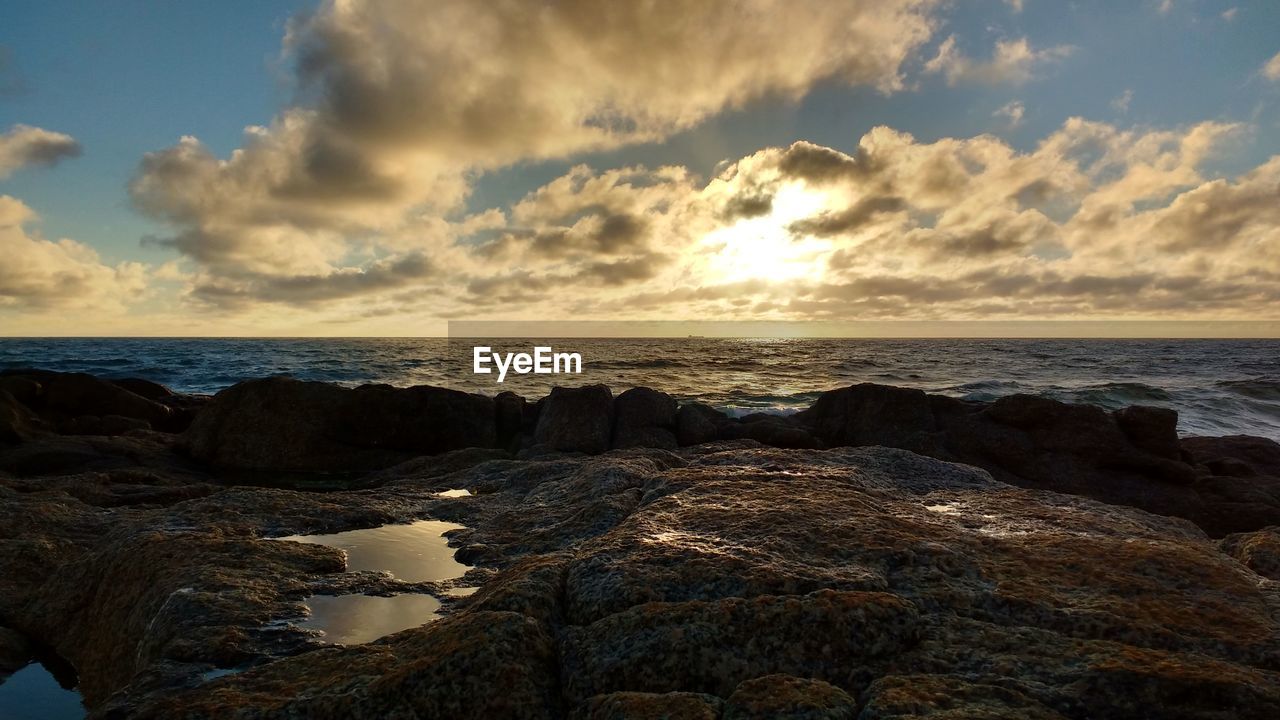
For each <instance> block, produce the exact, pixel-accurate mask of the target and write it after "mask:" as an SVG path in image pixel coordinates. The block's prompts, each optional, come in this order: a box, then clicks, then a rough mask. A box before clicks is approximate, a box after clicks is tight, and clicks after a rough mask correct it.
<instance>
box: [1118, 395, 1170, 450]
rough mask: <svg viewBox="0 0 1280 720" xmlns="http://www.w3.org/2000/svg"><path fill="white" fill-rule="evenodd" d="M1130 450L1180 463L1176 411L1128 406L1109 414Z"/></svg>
mask: <svg viewBox="0 0 1280 720" xmlns="http://www.w3.org/2000/svg"><path fill="white" fill-rule="evenodd" d="M1111 416H1112V417H1114V418H1115V420H1116V424H1117V425H1119V426H1120V430H1121V431H1123V432H1124V434H1125V436H1126V437H1128V438H1129V442H1131V443H1133V445H1134V447H1137V448H1139V449H1141V450H1145V451H1146V452H1149V453H1151V454H1152V455H1155V456H1157V457H1162V458H1166V459H1169V460H1181V459H1182V445H1181V444H1180V443H1179V441H1178V411H1176V410H1170V409H1168V408H1158V407H1147V406H1143V405H1132V406H1130V407H1127V408H1122V409H1120V410H1116V411H1115V412H1113V413H1111Z"/></svg>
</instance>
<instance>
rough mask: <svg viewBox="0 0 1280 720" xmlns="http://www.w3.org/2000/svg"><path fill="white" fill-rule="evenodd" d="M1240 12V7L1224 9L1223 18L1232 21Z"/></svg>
mask: <svg viewBox="0 0 1280 720" xmlns="http://www.w3.org/2000/svg"><path fill="white" fill-rule="evenodd" d="M1239 12H1240V8H1238V7H1230V8H1227V9H1226V10H1223V11H1222V19H1223V20H1225V21H1227V22H1231V21H1232V20H1235V19H1236V15H1237V14H1239Z"/></svg>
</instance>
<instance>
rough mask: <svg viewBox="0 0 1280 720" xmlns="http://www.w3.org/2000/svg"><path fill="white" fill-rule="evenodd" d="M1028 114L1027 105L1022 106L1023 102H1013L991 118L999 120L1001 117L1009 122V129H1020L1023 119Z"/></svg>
mask: <svg viewBox="0 0 1280 720" xmlns="http://www.w3.org/2000/svg"><path fill="white" fill-rule="evenodd" d="M1026 113H1027V108H1026V106H1025V105H1023V104H1022V101H1021V100H1013V101H1010V102H1008V103H1006V104H1005V105H1003V106H1001V107H1000V108H999V109H997V110H996V111H995V112H994V113H992V114H991V116H992V117H997V118H1000V117H1002V118H1005V119H1006V120H1008V121H1009V127H1018V126H1019V125H1021V124H1022V117H1023V116H1024V115H1026Z"/></svg>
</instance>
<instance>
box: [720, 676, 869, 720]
mask: <svg viewBox="0 0 1280 720" xmlns="http://www.w3.org/2000/svg"><path fill="white" fill-rule="evenodd" d="M857 716H858V703H857V701H856V700H854V699H853V697H852V696H851V695H849V693H847V692H845V691H843V690H841V689H840V688H838V687H835V686H833V685H831V684H829V683H825V682H822V681H821V680H812V679H805V678H797V677H792V676H790V675H766V676H764V677H760V678H756V679H754V680H747V681H746V682H744V683H742V684H741V685H739V686H738V687H737V689H736V690H734V691H733V694H732V695H730V696H729V699H728V700H726V701H725V708H724V716H723V719H724V720H775V719H777V720H854V718H856V717H857Z"/></svg>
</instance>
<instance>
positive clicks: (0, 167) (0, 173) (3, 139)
mask: <svg viewBox="0 0 1280 720" xmlns="http://www.w3.org/2000/svg"><path fill="white" fill-rule="evenodd" d="M79 154H80V143H78V142H76V141H75V138H73V137H71V136H70V135H64V134H62V133H58V132H52V131H49V130H43V129H41V128H37V127H31V126H30V125H14V126H13V127H12V128H10V129H9V131H8V132H6V133H4V134H0V180H3V179H5V178H7V177H9V176H10V175H12V174H13V173H15V172H17V171H18V170H21V169H22V168H25V167H32V166H39V167H51V166H53V165H56V164H57V163H58V161H60V160H62V159H63V158H69V157H76V156H78V155H79Z"/></svg>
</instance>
